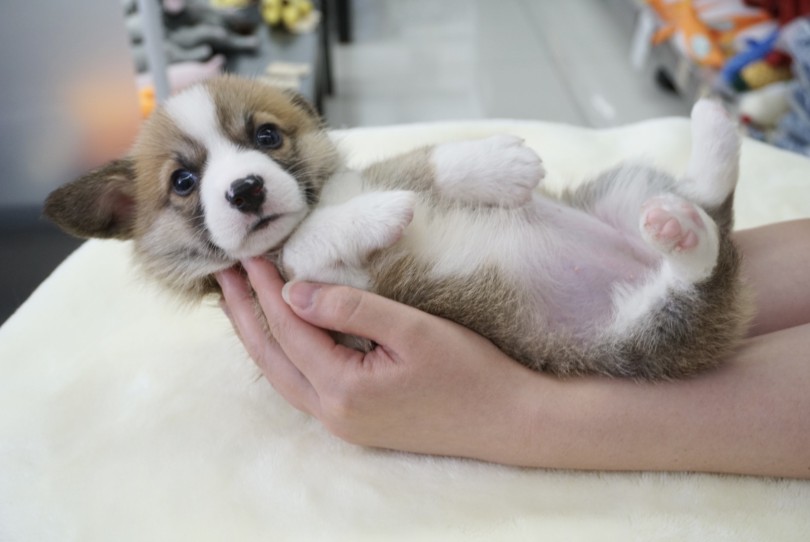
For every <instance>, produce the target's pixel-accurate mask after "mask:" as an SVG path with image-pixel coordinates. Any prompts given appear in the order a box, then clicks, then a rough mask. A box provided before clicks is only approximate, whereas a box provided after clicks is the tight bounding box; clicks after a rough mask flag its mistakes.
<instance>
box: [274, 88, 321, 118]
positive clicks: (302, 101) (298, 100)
mask: <svg viewBox="0 0 810 542" xmlns="http://www.w3.org/2000/svg"><path fill="white" fill-rule="evenodd" d="M283 92H284V95H285V96H286V97H287V99H289V100H290V101H291V102H292V104H293V105H294V106H296V107H297V108H298V109H301V110H302V111H304V112H305V113H306V114H307V115H309V116H310V117H312V118H313V119H315V120H316V121H318V123H322V122H323V119H322V118H321V115H320V113H318V110H317V109H315V106H314V105H312V104H311V103H309V100H307V99H306V98H304V97H303V96H302V95H301V94H299V93H298V92H296V91H294V90H292V89H288V88H286V89H284V91H283Z"/></svg>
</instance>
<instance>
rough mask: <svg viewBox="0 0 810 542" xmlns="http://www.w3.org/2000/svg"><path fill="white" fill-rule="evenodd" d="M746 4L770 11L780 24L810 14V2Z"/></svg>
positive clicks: (787, 0)
mask: <svg viewBox="0 0 810 542" xmlns="http://www.w3.org/2000/svg"><path fill="white" fill-rule="evenodd" d="M745 3H746V4H747V5H749V6H751V7H755V8H762V9H764V10H766V11H768V12H769V13H770V14H771V15H773V16H774V18H776V19H778V20H779V23H780V24H785V23H788V22H790V21H792V20H793V19H795V18H796V17H801V16H802V15H808V14H810V0H745Z"/></svg>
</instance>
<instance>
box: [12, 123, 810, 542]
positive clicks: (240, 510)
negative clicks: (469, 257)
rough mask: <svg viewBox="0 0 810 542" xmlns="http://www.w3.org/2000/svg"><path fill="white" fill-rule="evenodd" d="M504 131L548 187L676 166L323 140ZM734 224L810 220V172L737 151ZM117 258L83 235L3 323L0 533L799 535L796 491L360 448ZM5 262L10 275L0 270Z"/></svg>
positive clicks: (755, 149)
mask: <svg viewBox="0 0 810 542" xmlns="http://www.w3.org/2000/svg"><path fill="white" fill-rule="evenodd" d="M499 132H509V133H513V134H517V135H520V136H522V137H524V138H525V139H526V140H527V142H528V143H529V144H530V145H531V146H533V147H535V148H536V149H537V150H538V152H539V153H540V154H541V156H542V157H543V158H544V160H545V164H546V166H547V169H548V172H549V176H548V180H547V183H548V184H550V185H553V186H561V185H562V183H564V182H575V181H576V180H580V179H583V178H584V177H586V176H588V175H590V174H592V173H595V172H597V171H599V170H601V169H603V168H605V167H607V166H609V165H611V164H613V163H615V162H616V161H618V160H619V159H621V158H625V157H637V156H641V157H646V159H647V160H648V161H651V162H654V163H657V164H659V165H661V166H662V167H665V168H667V169H669V170H672V171H673V172H678V171H680V170H681V169H682V168H683V166H684V164H685V159H686V155H687V153H688V147H689V144H688V133H689V130H688V123H687V121H685V120H684V119H663V120H656V121H650V122H646V123H641V124H637V125H633V126H628V127H624V128H619V129H611V130H606V131H594V130H588V129H581V128H573V127H568V126H561V125H554V124H546V123H539V122H512V121H482V122H470V123H442V124H433V125H412V126H400V127H390V128H379V129H356V130H349V131H344V132H336V133H335V137H336V139H337V140H338V141H339V143H340V145H341V148H342V149H343V150H344V151H345V152H346V155H347V156H348V158H349V160H350V163H351V164H353V165H355V166H360V165H363V164H366V163H369V162H371V161H373V160H375V159H378V158H381V157H384V156H386V155H390V154H392V153H397V152H400V151H404V150H407V149H409V148H412V147H415V146H418V145H422V144H425V143H431V142H437V141H444V140H451V139H459V138H469V137H480V136H486V135H490V134H494V133H499ZM737 209H738V215H739V216H738V226H739V227H749V226H754V225H758V224H763V223H767V222H771V221H776V220H782V219H788V218H797V217H806V216H810V161H808V160H807V159H805V158H801V157H799V156H795V155H791V154H787V153H785V152H783V151H779V150H776V149H772V148H769V147H766V146H764V145H761V144H759V143H756V142H753V141H746V142H745V144H744V149H743V161H742V180H741V184H740V188H739V191H738V204H737ZM129 249H130V247H129V245H128V244H126V243H119V242H116V241H107V242H99V241H93V242H89V243H86V244H85V245H84V246H82V247H81V248H80V249H79V250H78V251H77V252H76V253H75V254H73V255H72V256H71V257H70V258H69V259H68V260H67V261H65V262H64V264H63V265H62V266H61V267H59V268H58V269H57V270H56V271H55V272H54V273H53V275H52V276H51V277H50V278H49V279H48V280H47V281H45V283H43V284H42V286H41V287H40V288H39V289H38V290H37V291H36V292H35V293H34V294H33V295H32V296H31V298H30V299H29V300H28V301H27V302H26V303H25V304H24V305H23V307H22V308H20V310H19V311H18V312H17V313H16V314H15V315H14V316H13V317H12V318H11V319H10V320H8V322H7V323H6V324H5V325H4V326H3V327H2V328H1V329H0V540H2V541H4V542H6V541H58V542H68V541H82V542H89V541H111V540H115V541H128V540H133V541H134V540H137V541H143V540H148V541H153V540H155V541H157V540H166V541H184V540H194V541H209V540H210V541H219V540H234V541H254V540H257V541H258V540H263V541H265V540H306V541H312V540H328V541H331V540H346V541H361V540H374V541H376V540H399V539H402V540H441V541H448V540H463V541H465V542H466V541H471V540H487V541H489V540H567V541H588V542H592V541H612V540H616V541H622V542H625V541H629V540H639V541H653V540H672V541H680V542H682V541H689V540H701V541H704V540H705V541H712V542H720V541H732V540H733V541H745V540H752V541H753V540H757V541H760V540H767V541H787V540H791V541H792V540H796V541H800V540H801V541H807V540H810V483H808V482H801V481H786V480H771V479H762V478H746V477H732V476H713V475H693V474H648V473H628V474H604V473H581V472H561V471H546V470H526V469H516V468H508V467H502V466H496V465H490V464H484V463H479V462H475V461H466V460H455V459H445V458H433V457H421V456H414V455H408V454H400V453H393V452H386V451H378V450H368V449H363V448H359V447H356V446H352V445H349V444H346V443H343V442H341V441H339V440H338V439H336V438H334V437H332V436H331V435H329V434H328V433H327V432H326V431H325V430H324V429H322V428H321V427H320V425H319V424H318V423H317V422H314V421H313V420H311V419H308V418H307V416H305V415H303V414H301V413H299V412H297V411H295V410H294V409H292V408H291V407H290V406H288V405H287V404H286V403H285V402H284V401H283V400H281V399H280V398H279V396H277V395H276V393H275V392H274V391H273V390H272V388H271V387H270V386H269V385H268V384H267V383H266V382H265V381H263V380H257V378H256V377H257V370H256V369H255V367H254V366H253V364H252V363H251V362H250V361H249V360H248V359H247V357H246V355H245V353H244V351H243V349H242V347H241V345H240V344H239V343H238V342H237V341H236V340H235V339H234V337H233V335H232V332H231V329H230V326H229V324H228V322H227V321H226V319H225V318H224V316H223V315H222V314H221V313H220V311H219V309H218V308H216V307H213V306H205V307H201V308H192V309H189V308H180V307H177V306H175V305H174V304H173V303H172V301H170V300H169V298H168V297H167V296H166V295H165V294H162V293H160V292H158V291H156V290H155V289H153V288H152V287H150V286H149V285H147V284H145V283H144V282H143V281H142V280H141V279H140V278H138V277H137V276H136V274H135V273H134V272H133V270H132V268H131V263H130V250H129ZM2 265H13V262H3V263H2Z"/></svg>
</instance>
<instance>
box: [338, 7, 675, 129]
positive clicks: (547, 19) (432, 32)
mask: <svg viewBox="0 0 810 542" xmlns="http://www.w3.org/2000/svg"><path fill="white" fill-rule="evenodd" d="M630 2H631V0H442V1H436V0H354V2H353V6H354V8H353V16H354V18H353V23H354V41H353V43H351V44H349V45H338V46H336V47H335V49H334V57H333V62H334V70H335V83H336V91H337V92H336V94H335V96H333V97H331V98H329V99H328V100H327V101H326V115H327V118H328V119H329V121H330V124H331V125H332V126H335V127H351V126H370V125H383V124H396V123H408V122H420V121H432V120H447V119H476V118H518V119H542V120H550V121H560V122H567V123H571V124H577V125H583V126H595V127H604V126H615V125H620V124H625V123H627V122H633V121H637V120H641V119H645V118H651V117H659V116H667V115H687V114H688V111H689V105H688V104H687V103H685V102H684V101H683V100H681V99H680V98H679V97H677V96H673V95H670V94H667V93H665V92H663V91H661V90H660V89H659V88H658V87H657V86H656V84H655V83H654V81H653V78H652V75H651V73H650V71H649V70H648V71H646V72H644V73H637V72H635V71H633V69H632V68H631V67H630V62H629V51H630V42H631V35H632V30H633V17H632V14H633V11H632V8H630V7H629V5H630Z"/></svg>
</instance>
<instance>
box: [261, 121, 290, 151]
mask: <svg viewBox="0 0 810 542" xmlns="http://www.w3.org/2000/svg"><path fill="white" fill-rule="evenodd" d="M282 142H283V140H282V139H281V133H280V132H279V131H278V127H277V126H276V125H275V124H262V125H261V126H259V129H258V130H256V146H257V147H259V148H262V149H277V148H279V147H281V144H282Z"/></svg>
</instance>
